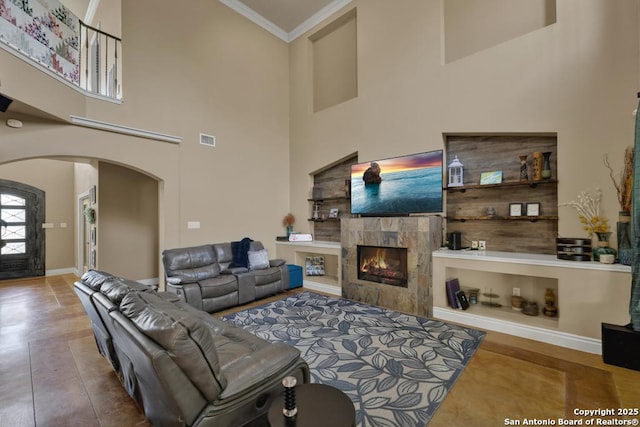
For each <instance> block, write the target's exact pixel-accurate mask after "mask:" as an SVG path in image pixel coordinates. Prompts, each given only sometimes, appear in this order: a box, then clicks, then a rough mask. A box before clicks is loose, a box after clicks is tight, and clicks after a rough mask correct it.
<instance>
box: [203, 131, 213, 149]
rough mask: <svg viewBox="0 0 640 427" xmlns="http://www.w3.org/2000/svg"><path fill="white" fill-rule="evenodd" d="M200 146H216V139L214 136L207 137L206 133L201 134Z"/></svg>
mask: <svg viewBox="0 0 640 427" xmlns="http://www.w3.org/2000/svg"><path fill="white" fill-rule="evenodd" d="M200 144H202V145H207V146H209V147H215V146H216V137H215V136H213V135H207V134H204V133H201V134H200Z"/></svg>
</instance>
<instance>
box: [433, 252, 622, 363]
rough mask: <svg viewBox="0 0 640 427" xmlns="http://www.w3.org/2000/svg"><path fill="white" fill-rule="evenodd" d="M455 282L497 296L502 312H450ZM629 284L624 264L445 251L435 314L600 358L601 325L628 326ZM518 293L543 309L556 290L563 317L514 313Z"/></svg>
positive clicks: (436, 265) (437, 269)
mask: <svg viewBox="0 0 640 427" xmlns="http://www.w3.org/2000/svg"><path fill="white" fill-rule="evenodd" d="M451 278H457V279H459V282H460V286H461V287H462V288H463V289H465V288H477V289H479V290H480V293H483V292H484V293H493V294H495V295H497V301H498V302H499V303H501V304H502V307H501V308H493V307H488V306H483V305H482V304H475V305H471V306H470V308H469V309H468V310H460V309H456V308H452V307H450V306H449V304H448V302H447V297H446V289H445V282H446V280H447V279H451ZM630 280H631V268H630V267H629V266H625V265H620V264H601V263H598V262H592V261H566V260H560V259H557V257H556V256H554V255H546V254H531V253H516V252H499V251H470V250H463V251H450V250H440V251H436V252H434V253H433V313H434V316H435V317H437V318H440V319H442V320H447V321H452V322H458V323H462V324H467V325H470V326H474V327H479V328H484V329H490V330H495V331H499V332H504V333H507V334H513V335H518V336H521V337H526V338H531V339H536V340H539V341H543V342H548V343H551V344H555V345H560V346H564V347H569V348H574V349H578V350H582V351H588V352H591V353H600V352H601V341H600V328H601V323H602V322H605V323H613V324H625V322H628V314H627V311H628V305H629V290H628V289H629V283H630ZM514 288H515V289H517V290H518V291H519V292H520V293H521V296H523V297H524V298H525V299H527V300H529V301H535V302H536V303H537V304H538V306H539V307H540V308H542V307H543V306H544V294H545V292H546V289H547V288H551V289H552V290H553V292H554V294H555V295H556V306H557V308H558V316H557V317H546V316H544V315H543V314H542V313H540V314H539V315H538V316H527V315H525V314H523V313H521V312H517V311H514V310H512V309H511V303H510V298H511V295H512V293H513V291H514ZM481 298H482V297H481Z"/></svg>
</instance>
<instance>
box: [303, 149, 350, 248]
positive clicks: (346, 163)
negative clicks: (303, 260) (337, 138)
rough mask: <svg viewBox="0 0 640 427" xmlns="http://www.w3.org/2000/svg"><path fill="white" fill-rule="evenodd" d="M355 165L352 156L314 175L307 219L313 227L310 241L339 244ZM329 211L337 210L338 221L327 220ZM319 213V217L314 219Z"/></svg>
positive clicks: (348, 211)
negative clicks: (352, 170) (342, 219)
mask: <svg viewBox="0 0 640 427" xmlns="http://www.w3.org/2000/svg"><path fill="white" fill-rule="evenodd" d="M357 162H358V155H357V154H352V155H349V156H347V157H346V158H344V159H341V160H339V161H338V162H336V163H334V164H332V165H329V166H327V167H325V168H323V169H321V170H319V171H316V172H314V173H313V174H312V175H313V189H312V190H310V193H311V194H312V197H311V198H310V199H307V200H308V202H309V208H310V210H309V218H308V220H309V221H310V222H311V223H312V224H313V230H312V233H313V238H314V240H318V241H330V242H340V218H345V217H351V200H350V198H349V191H350V181H349V180H350V178H351V165H352V164H355V163H357ZM331 209H337V210H338V217H337V218H329V212H330V211H331ZM314 212H317V213H318V217H315V216H314Z"/></svg>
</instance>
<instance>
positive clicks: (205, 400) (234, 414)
mask: <svg viewBox="0 0 640 427" xmlns="http://www.w3.org/2000/svg"><path fill="white" fill-rule="evenodd" d="M74 290H75V291H76V293H77V294H78V295H79V297H80V300H81V302H82V304H83V306H84V308H85V310H86V312H87V314H88V315H89V318H90V319H91V323H92V327H93V331H94V335H95V338H96V343H97V345H98V350H99V351H100V352H101V353H102V354H103V355H104V356H105V357H106V358H107V359H108V360H109V361H110V362H111V364H112V366H113V367H114V370H115V371H116V373H117V374H118V376H119V378H120V379H121V381H122V383H123V386H124V387H125V389H126V390H127V392H128V393H129V395H130V396H131V397H133V398H134V399H135V400H136V401H137V402H138V404H139V405H140V406H141V407H142V408H143V409H144V413H145V415H146V417H147V419H148V420H149V421H150V422H151V423H152V424H153V425H154V426H203V427H204V426H216V427H222V426H229V427H236V426H245V425H256V423H257V424H260V420H262V419H264V416H265V414H266V412H267V411H268V409H269V405H270V403H271V402H272V401H273V399H274V398H275V397H277V396H279V395H280V394H281V393H282V390H283V389H282V385H281V382H282V379H283V378H284V377H286V376H289V375H291V376H294V377H296V378H297V380H298V381H299V382H300V383H306V382H309V368H308V366H307V364H306V362H305V361H304V360H303V359H302V358H301V357H300V352H299V351H298V350H297V349H296V348H294V347H291V346H288V345H285V344H279V343H269V342H267V341H264V340H262V339H260V338H258V337H256V336H255V335H253V334H251V333H250V332H247V331H245V330H243V329H241V328H238V327H236V326H233V325H231V324H228V323H226V322H224V321H222V320H220V319H216V318H214V317H212V316H210V315H209V314H207V313H205V312H203V311H200V310H197V309H195V308H194V307H192V306H191V305H189V304H187V303H185V302H184V301H182V300H180V299H179V298H177V297H176V295H174V294H170V293H166V292H156V291H154V290H153V289H151V288H150V287H148V286H145V285H142V284H140V283H137V282H133V281H130V280H127V279H123V278H120V277H114V276H112V275H110V274H108V273H104V272H99V271H89V272H88V273H85V274H84V275H83V277H82V278H81V280H80V281H77V282H76V283H75V284H74Z"/></svg>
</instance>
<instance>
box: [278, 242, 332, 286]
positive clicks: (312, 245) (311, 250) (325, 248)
mask: <svg viewBox="0 0 640 427" xmlns="http://www.w3.org/2000/svg"><path fill="white" fill-rule="evenodd" d="M276 256H277V258H280V259H284V260H286V261H287V263H288V264H294V265H299V266H301V267H302V275H303V286H304V287H306V288H309V289H314V290H317V291H321V292H326V293H330V294H333V295H342V279H341V272H342V259H341V252H340V242H327V241H312V242H276ZM315 256H323V257H324V266H325V275H324V276H307V274H306V270H305V264H306V259H307V257H315Z"/></svg>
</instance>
